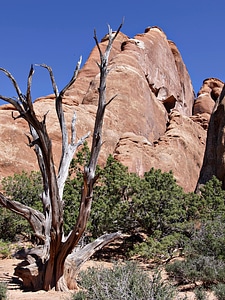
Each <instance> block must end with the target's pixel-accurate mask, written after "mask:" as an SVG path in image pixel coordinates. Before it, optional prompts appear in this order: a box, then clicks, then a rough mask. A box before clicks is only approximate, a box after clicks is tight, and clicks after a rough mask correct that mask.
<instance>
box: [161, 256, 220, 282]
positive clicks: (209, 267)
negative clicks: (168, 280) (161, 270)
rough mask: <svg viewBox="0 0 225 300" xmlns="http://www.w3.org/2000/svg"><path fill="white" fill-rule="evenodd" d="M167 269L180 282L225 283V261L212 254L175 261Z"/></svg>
mask: <svg viewBox="0 0 225 300" xmlns="http://www.w3.org/2000/svg"><path fill="white" fill-rule="evenodd" d="M166 271H167V272H168V273H169V274H170V276H171V277H174V278H175V279H176V280H178V281H179V283H180V284H186V283H195V282H196V281H202V282H203V285H204V286H206V287H210V286H211V285H212V284H215V283H218V282H222V283H225V262H224V261H222V260H218V259H215V258H214V257H211V256H201V255H199V256H197V257H188V258H187V259H186V260H183V261H179V260H177V261H175V262H174V263H172V264H169V265H167V266H166Z"/></svg>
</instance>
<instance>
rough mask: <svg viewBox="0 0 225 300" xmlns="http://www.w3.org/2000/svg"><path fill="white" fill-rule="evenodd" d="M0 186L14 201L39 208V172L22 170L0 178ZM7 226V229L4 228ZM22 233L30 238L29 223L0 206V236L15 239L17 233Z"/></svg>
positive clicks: (6, 239)
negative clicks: (19, 172)
mask: <svg viewBox="0 0 225 300" xmlns="http://www.w3.org/2000/svg"><path fill="white" fill-rule="evenodd" d="M1 183H2V187H3V189H4V192H5V195H6V196H8V197H9V198H11V199H12V200H14V201H18V202H21V203H23V204H25V205H28V206H31V207H33V208H35V209H40V208H41V207H40V198H39V195H40V193H41V191H42V181H41V176H40V173H38V172H31V173H26V172H22V173H21V174H14V175H13V176H9V177H5V178H3V180H2V182H1ZM6 228H7V230H6ZM21 234H24V236H26V237H27V238H28V239H29V238H31V234H32V231H31V228H30V225H29V223H28V222H27V221H26V220H25V219H24V218H22V217H21V216H19V215H16V214H14V213H13V212H11V211H10V210H8V209H6V208H4V207H1V206H0V236H1V239H3V240H5V241H15V240H16V238H17V236H18V235H21Z"/></svg>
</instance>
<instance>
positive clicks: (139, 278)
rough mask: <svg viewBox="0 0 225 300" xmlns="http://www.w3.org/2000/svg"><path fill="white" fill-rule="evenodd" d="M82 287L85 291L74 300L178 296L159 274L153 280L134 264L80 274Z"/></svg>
mask: <svg viewBox="0 0 225 300" xmlns="http://www.w3.org/2000/svg"><path fill="white" fill-rule="evenodd" d="M79 283H80V284H81V286H82V288H83V289H84V291H80V292H78V293H75V294H74V295H73V298H72V299H73V300H78V299H80V300H81V299H90V300H91V299H96V300H97V299H98V300H103V299H104V300H106V299H107V300H110V299H118V300H120V299H121V300H122V299H126V300H132V299H140V300H141V299H143V300H148V299H149V300H151V299H155V300H167V299H168V300H171V299H173V297H175V295H176V292H175V290H174V288H173V287H171V286H170V285H169V284H166V283H165V282H163V281H162V280H161V276H160V273H155V275H154V276H153V279H152V280H151V279H150V277H149V274H147V273H146V272H145V271H143V270H141V268H140V267H138V265H136V264H134V263H132V262H126V263H125V264H123V265H118V264H114V265H113V267H112V268H111V269H109V268H107V269H106V268H99V269H97V268H89V269H87V270H86V271H83V272H81V273H80V274H79Z"/></svg>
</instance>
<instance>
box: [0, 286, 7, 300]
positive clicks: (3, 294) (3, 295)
mask: <svg viewBox="0 0 225 300" xmlns="http://www.w3.org/2000/svg"><path fill="white" fill-rule="evenodd" d="M6 299H7V284H6V283H4V282H0V300H6Z"/></svg>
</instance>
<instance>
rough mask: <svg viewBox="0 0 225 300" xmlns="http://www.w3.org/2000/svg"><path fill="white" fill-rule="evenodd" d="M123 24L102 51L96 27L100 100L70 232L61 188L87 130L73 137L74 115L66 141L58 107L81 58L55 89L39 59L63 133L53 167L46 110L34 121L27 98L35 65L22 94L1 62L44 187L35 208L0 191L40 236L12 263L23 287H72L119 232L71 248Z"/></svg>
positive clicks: (81, 224) (83, 210) (80, 224)
mask: <svg viewBox="0 0 225 300" xmlns="http://www.w3.org/2000/svg"><path fill="white" fill-rule="evenodd" d="M121 27H122V24H121V25H120V26H119V28H118V30H117V31H116V32H112V30H111V29H110V27H109V35H108V36H109V38H108V44H107V46H106V48H105V50H104V51H102V49H101V47H100V45H99V42H98V39H97V36H96V32H94V39H95V42H96V45H97V48H98V50H99V54H100V63H99V64H98V66H99V69H100V84H99V102H98V108H97V113H96V119H95V126H94V131H93V137H92V146H91V155H90V161H89V164H88V165H87V166H86V167H85V168H84V176H83V188H82V192H81V199H80V208H79V214H78V217H77V220H76V224H74V227H73V229H72V231H71V233H70V234H69V235H68V236H67V237H64V234H63V210H64V202H63V189H64V185H65V181H66V178H67V176H68V171H69V166H70V162H71V160H72V158H73V156H74V154H75V151H76V150H77V148H78V147H79V146H80V145H81V144H82V143H83V142H84V140H85V139H86V138H87V137H88V135H89V134H86V135H85V136H84V137H82V138H81V139H80V140H78V141H76V131H75V123H76V115H75V114H74V116H73V119H72V122H71V141H70V142H69V141H68V131H67V127H66V122H65V117H64V113H63V105H62V100H63V96H64V94H65V92H66V91H67V89H68V88H69V87H70V86H71V85H72V84H73V83H74V82H75V80H76V78H77V74H78V72H79V68H80V63H81V59H80V61H79V62H78V64H77V66H76V70H75V72H74V75H73V77H72V79H71V80H70V82H69V83H68V84H67V85H66V87H65V88H64V89H63V90H62V91H61V92H58V89H57V85H56V82H55V79H54V76H53V72H52V69H51V68H50V67H49V66H47V65H39V66H41V67H44V68H46V69H47V71H48V72H49V75H50V78H51V82H52V87H53V91H54V94H55V109H56V112H57V116H58V121H59V124H60V128H61V135H62V151H61V160H60V164H59V167H58V170H56V168H55V164H54V161H53V152H52V141H51V139H50V138H49V135H48V132H47V128H46V118H47V114H46V115H45V116H44V117H43V120H42V121H39V120H38V118H37V116H36V114H35V111H34V107H33V103H32V99H31V83H32V77H33V74H34V67H33V66H31V69H30V72H29V75H28V82H27V91H26V95H24V94H22V93H21V90H20V88H19V86H18V84H17V81H16V80H15V79H14V77H13V76H12V75H11V73H10V72H8V71H7V70H5V69H3V68H0V70H1V71H2V72H3V73H5V75H6V76H7V77H8V78H9V79H10V80H11V82H12V84H13V86H14V88H15V91H16V94H17V98H16V99H13V98H9V97H5V96H3V95H0V98H1V99H2V100H4V101H6V102H8V103H11V104H12V105H13V106H14V107H15V109H16V111H17V112H18V115H17V116H15V115H13V118H14V119H17V118H23V119H24V120H25V121H26V122H27V124H28V125H29V129H30V137H28V139H29V146H30V147H33V148H34V150H35V153H36V156H37V160H38V164H39V167H40V171H41V174H42V178H43V192H42V194H41V201H42V204H43V211H38V210H34V209H32V208H31V207H28V206H26V205H23V204H21V203H19V202H17V201H12V200H10V199H8V198H7V197H5V196H4V194H2V193H0V204H1V205H3V206H4V207H6V208H8V209H10V210H11V211H13V212H15V213H17V214H19V215H21V216H23V217H24V218H26V219H27V221H28V222H29V223H30V225H31V227H32V229H33V232H34V235H35V236H36V238H37V240H38V241H39V242H38V244H37V245H36V246H35V247H34V248H33V249H31V250H29V251H27V252H26V259H25V260H24V261H23V262H21V263H20V264H19V265H18V266H17V267H16V268H15V275H17V276H18V277H20V278H21V279H22V280H23V284H24V287H25V288H27V289H31V290H39V289H44V290H46V291H48V290H50V289H52V288H55V289H56V290H60V291H66V290H68V289H75V288H76V274H77V272H78V270H79V267H80V266H81V264H82V263H83V262H85V261H86V260H87V259H88V258H89V257H90V256H91V255H92V254H93V253H94V252H95V251H97V250H99V249H101V248H102V247H103V246H104V245H106V244H107V243H109V242H111V241H113V240H114V239H116V238H117V237H119V236H120V233H113V234H106V235H103V236H102V237H100V238H98V239H97V240H96V241H94V242H93V243H91V244H88V245H87V246H85V247H84V248H82V249H81V250H79V251H75V249H76V246H77V244H78V242H79V240H80V238H81V237H82V235H83V233H84V231H85V228H86V224H87V221H88V217H89V214H90V210H91V204H92V196H93V187H94V184H95V182H96V179H97V176H96V175H95V173H96V164H97V161H98V156H99V153H100V149H101V145H102V126H103V118H104V113H105V109H106V107H107V105H108V104H109V103H110V102H111V101H112V100H113V98H114V97H113V98H112V99H110V100H109V101H108V102H106V77H107V74H108V59H109V54H110V51H111V48H112V45H113V41H114V40H115V38H116V37H117V35H118V33H119V31H120V29H121Z"/></svg>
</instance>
